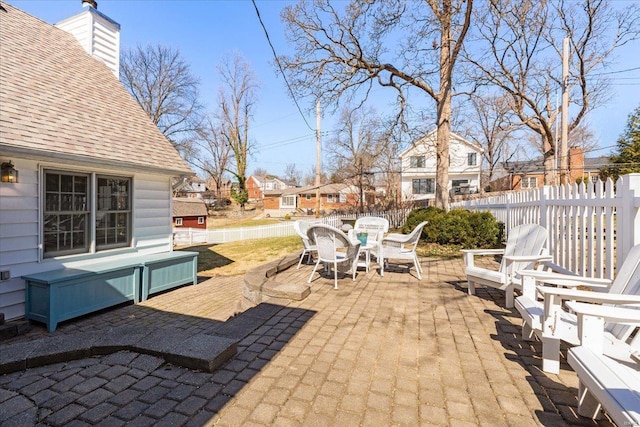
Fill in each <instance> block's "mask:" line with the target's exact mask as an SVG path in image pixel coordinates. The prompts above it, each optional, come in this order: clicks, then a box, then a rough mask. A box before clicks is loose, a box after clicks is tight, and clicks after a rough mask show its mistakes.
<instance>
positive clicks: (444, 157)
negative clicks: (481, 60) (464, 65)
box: [435, 2, 453, 211]
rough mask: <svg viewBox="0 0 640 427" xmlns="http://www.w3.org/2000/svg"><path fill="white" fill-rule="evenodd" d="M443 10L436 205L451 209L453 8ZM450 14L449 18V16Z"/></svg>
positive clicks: (438, 105) (438, 98)
mask: <svg viewBox="0 0 640 427" xmlns="http://www.w3.org/2000/svg"><path fill="white" fill-rule="evenodd" d="M443 6H445V7H446V6H449V11H448V12H447V11H443V17H444V19H442V20H441V23H442V33H441V36H440V44H441V45H440V93H439V94H438V97H437V98H436V104H437V131H436V200H435V201H436V207H438V208H442V209H445V210H447V211H448V210H449V190H448V187H449V140H450V138H451V75H452V72H451V71H452V70H451V68H452V66H453V64H452V59H451V45H450V43H451V19H452V18H451V10H450V6H451V5H450V4H448V3H447V2H444V4H443ZM447 14H448V18H447Z"/></svg>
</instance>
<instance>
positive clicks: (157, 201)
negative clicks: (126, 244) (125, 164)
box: [133, 175, 173, 253]
mask: <svg viewBox="0 0 640 427" xmlns="http://www.w3.org/2000/svg"><path fill="white" fill-rule="evenodd" d="M134 196H135V199H134V205H133V208H134V226H133V236H134V242H135V245H136V247H137V249H138V251H139V252H143V253H155V252H166V251H170V250H171V249H172V245H171V235H172V233H173V226H172V222H171V180H170V178H169V177H167V176H154V175H137V176H136V177H135V179H134Z"/></svg>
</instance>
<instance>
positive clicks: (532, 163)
mask: <svg viewBox="0 0 640 427" xmlns="http://www.w3.org/2000/svg"><path fill="white" fill-rule="evenodd" d="M608 164H609V157H607V156H598V157H585V158H584V167H581V168H580V169H585V170H596V169H600V168H601V167H602V166H606V165H608ZM502 167H503V168H504V169H505V171H506V173H520V174H522V173H525V174H543V173H544V160H543V159H542V158H537V159H534V160H521V161H515V162H503V163H502Z"/></svg>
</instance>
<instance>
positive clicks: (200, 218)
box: [198, 216, 204, 225]
mask: <svg viewBox="0 0 640 427" xmlns="http://www.w3.org/2000/svg"><path fill="white" fill-rule="evenodd" d="M198 224H199V225H202V224H204V217H203V216H199V217H198Z"/></svg>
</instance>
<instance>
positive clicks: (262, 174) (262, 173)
mask: <svg viewBox="0 0 640 427" xmlns="http://www.w3.org/2000/svg"><path fill="white" fill-rule="evenodd" d="M252 175H253V176H256V177H258V178H260V179H262V180H264V179H265V178H266V177H267V175H269V172H267V170H266V169H265V168H260V167H258V168H255V169H254V170H253V173H252Z"/></svg>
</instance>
